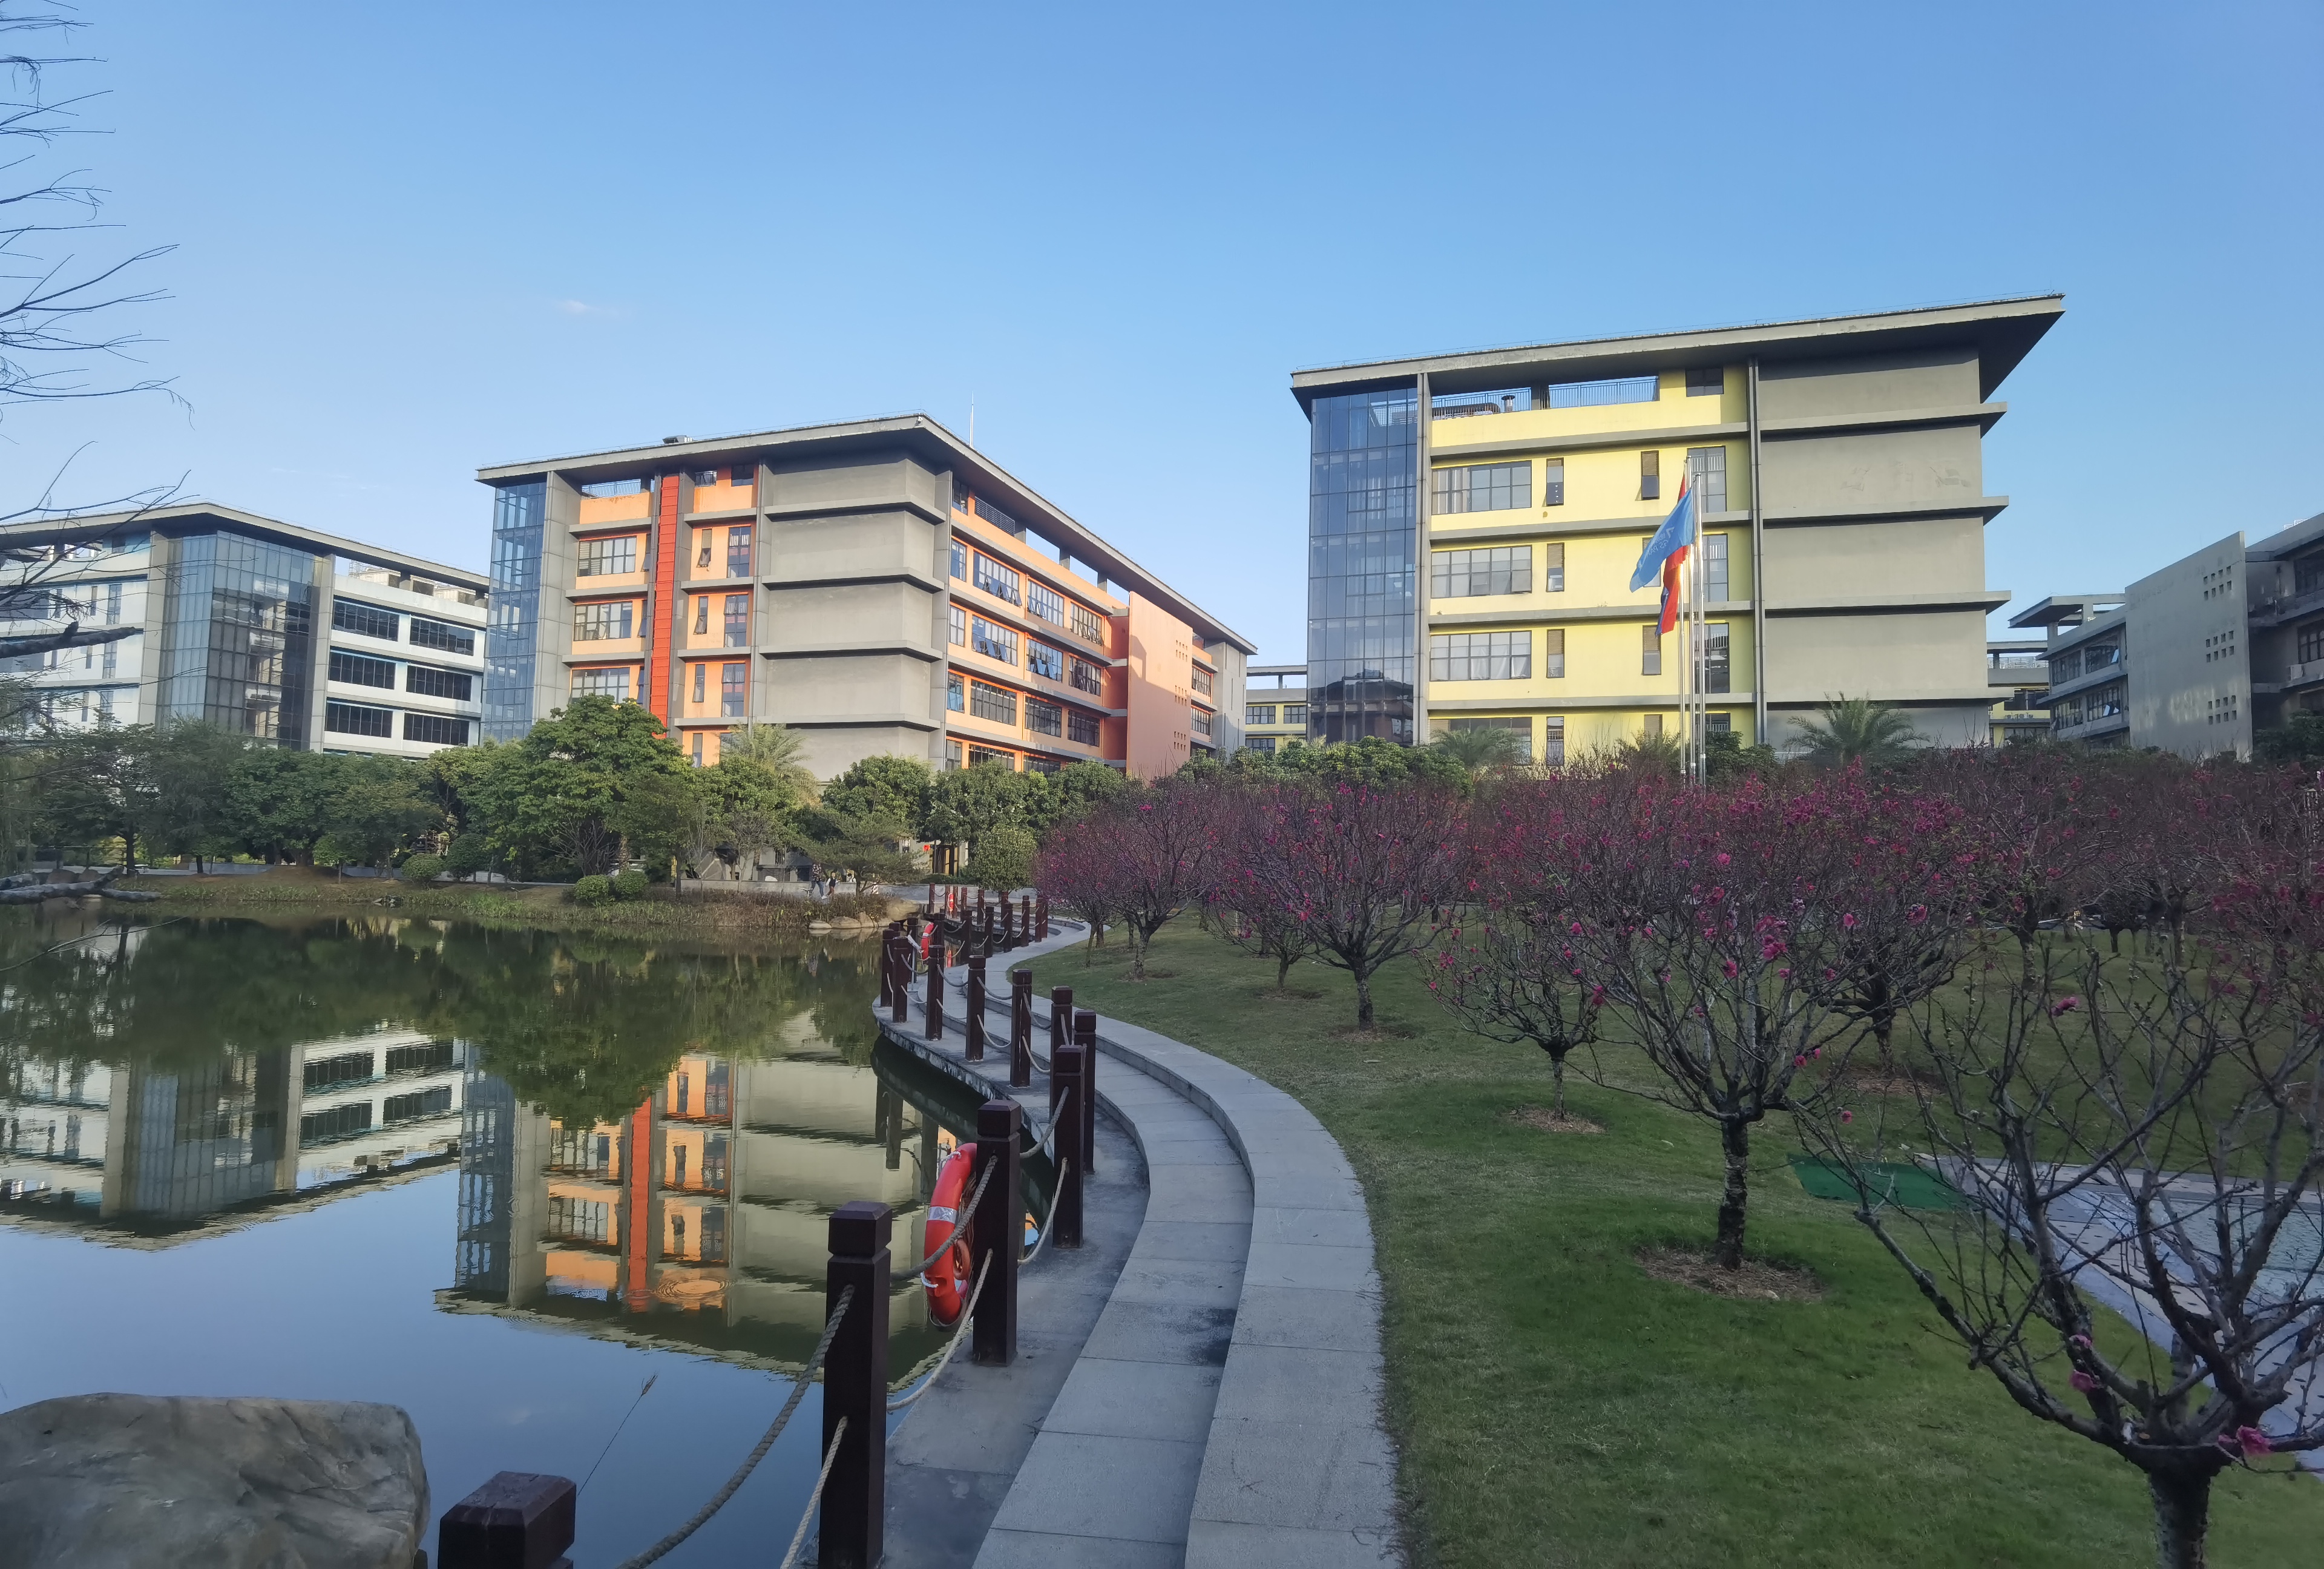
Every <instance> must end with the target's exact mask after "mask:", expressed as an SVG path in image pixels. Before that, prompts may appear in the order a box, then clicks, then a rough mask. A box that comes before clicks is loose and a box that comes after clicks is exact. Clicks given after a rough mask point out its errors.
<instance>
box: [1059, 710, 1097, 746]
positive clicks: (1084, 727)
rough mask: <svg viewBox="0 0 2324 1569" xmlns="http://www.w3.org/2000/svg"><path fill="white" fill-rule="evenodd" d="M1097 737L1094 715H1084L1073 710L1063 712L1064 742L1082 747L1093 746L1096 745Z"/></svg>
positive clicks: (1095, 716)
mask: <svg viewBox="0 0 2324 1569" xmlns="http://www.w3.org/2000/svg"><path fill="white" fill-rule="evenodd" d="M1097 736H1098V721H1097V715H1094V714H1084V713H1082V712H1080V711H1079V710H1078V709H1073V708H1068V709H1066V710H1065V739H1066V740H1068V741H1074V742H1078V743H1081V744H1082V745H1084V746H1095V745H1096V744H1097Z"/></svg>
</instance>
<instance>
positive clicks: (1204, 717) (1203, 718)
mask: <svg viewBox="0 0 2324 1569" xmlns="http://www.w3.org/2000/svg"><path fill="white" fill-rule="evenodd" d="M1210 733H1211V716H1210V715H1208V714H1206V713H1204V712H1203V710H1202V709H1200V708H1197V709H1195V710H1194V734H1197V735H1208V734H1210Z"/></svg>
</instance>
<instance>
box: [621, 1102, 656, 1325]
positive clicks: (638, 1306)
mask: <svg viewBox="0 0 2324 1569" xmlns="http://www.w3.org/2000/svg"><path fill="white" fill-rule="evenodd" d="M629 1161H630V1168H629V1169H628V1170H627V1171H625V1172H623V1173H622V1176H623V1177H627V1178H629V1181H628V1183H627V1185H626V1186H628V1188H629V1190H630V1222H629V1231H628V1234H627V1235H625V1236H623V1237H622V1254H623V1256H624V1258H623V1261H624V1263H625V1265H626V1266H627V1268H626V1271H625V1272H626V1273H627V1274H628V1276H629V1278H628V1279H627V1280H626V1281H625V1282H623V1285H624V1288H625V1289H624V1290H623V1292H622V1300H623V1302H624V1303H625V1304H626V1305H627V1306H628V1307H629V1310H630V1311H631V1312H632V1313H643V1312H644V1311H645V1310H646V1309H647V1308H649V1307H650V1306H653V1276H652V1269H653V1256H654V1254H655V1252H656V1251H659V1243H660V1241H661V1239H660V1238H659V1237H657V1236H654V1235H653V1234H652V1232H653V1230H654V1224H653V1190H654V1182H655V1179H656V1178H657V1177H659V1176H660V1173H659V1172H657V1171H656V1170H655V1169H654V1148H653V1102H652V1100H651V1099H649V1100H647V1102H646V1103H645V1104H644V1105H642V1106H640V1107H639V1108H638V1109H637V1110H636V1111H634V1112H631V1113H630V1154H629Z"/></svg>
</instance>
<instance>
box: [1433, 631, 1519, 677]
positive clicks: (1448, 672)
mask: <svg viewBox="0 0 2324 1569" xmlns="http://www.w3.org/2000/svg"><path fill="white" fill-rule="evenodd" d="M1428 678H1429V679H1430V680H1432V681H1525V680H1530V679H1532V678H1533V634H1532V633H1531V632H1438V633H1437V634H1436V635H1434V637H1431V638H1430V639H1429V640H1428Z"/></svg>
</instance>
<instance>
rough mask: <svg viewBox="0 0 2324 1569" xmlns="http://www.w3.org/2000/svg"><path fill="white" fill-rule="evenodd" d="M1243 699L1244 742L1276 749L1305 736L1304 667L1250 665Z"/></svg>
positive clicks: (1265, 749)
mask: <svg viewBox="0 0 2324 1569" xmlns="http://www.w3.org/2000/svg"><path fill="white" fill-rule="evenodd" d="M1249 677H1250V685H1249V688H1247V690H1246V692H1245V694H1244V698H1243V710H1242V721H1243V745H1244V746H1245V747H1247V748H1249V749H1250V751H1252V752H1278V751H1280V750H1282V749H1283V748H1284V747H1285V746H1286V745H1288V744H1290V743H1292V742H1295V741H1305V740H1306V739H1307V667H1306V666H1305V665H1253V666H1251V667H1250V671H1249Z"/></svg>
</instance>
